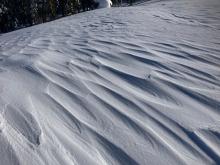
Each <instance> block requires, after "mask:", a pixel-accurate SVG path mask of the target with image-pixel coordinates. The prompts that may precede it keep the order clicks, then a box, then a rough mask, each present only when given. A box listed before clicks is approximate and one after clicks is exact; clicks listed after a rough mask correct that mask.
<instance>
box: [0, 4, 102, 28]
mask: <svg viewBox="0 0 220 165" xmlns="http://www.w3.org/2000/svg"><path fill="white" fill-rule="evenodd" d="M98 5H99V4H98V2H96V1H95V0H0V32H9V31H12V30H15V29H19V28H22V27H27V26H32V25H35V24H39V23H44V22H47V21H51V20H54V19H57V18H60V17H64V16H67V15H71V14H75V13H79V12H82V11H87V10H93V9H95V8H97V7H98Z"/></svg>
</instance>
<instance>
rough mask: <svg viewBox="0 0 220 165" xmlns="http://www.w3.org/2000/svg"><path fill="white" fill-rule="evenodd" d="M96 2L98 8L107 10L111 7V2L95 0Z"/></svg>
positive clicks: (108, 0) (109, 0)
mask: <svg viewBox="0 0 220 165" xmlns="http://www.w3.org/2000/svg"><path fill="white" fill-rule="evenodd" d="M97 2H98V3H99V7H98V8H109V7H111V5H112V1H111V0H97Z"/></svg>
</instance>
